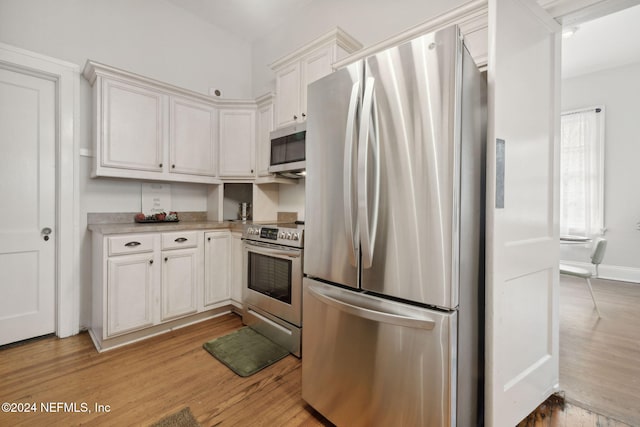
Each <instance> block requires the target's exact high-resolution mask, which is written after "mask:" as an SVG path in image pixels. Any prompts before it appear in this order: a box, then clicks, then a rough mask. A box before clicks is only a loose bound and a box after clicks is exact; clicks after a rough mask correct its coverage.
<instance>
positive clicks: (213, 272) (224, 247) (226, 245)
mask: <svg viewBox="0 0 640 427" xmlns="http://www.w3.org/2000/svg"><path fill="white" fill-rule="evenodd" d="M204 237H205V242H204V245H205V246H204V256H205V263H204V306H205V307H207V306H209V305H212V304H215V303H219V302H221V301H225V300H228V299H229V297H230V276H229V268H230V267H231V263H230V258H231V237H230V235H229V232H227V231H220V232H210V233H205V235H204Z"/></svg>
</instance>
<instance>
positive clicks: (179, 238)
mask: <svg viewBox="0 0 640 427" xmlns="http://www.w3.org/2000/svg"><path fill="white" fill-rule="evenodd" d="M187 240H189V239H187V238H186V237H178V238H177V239H176V240H174V242H176V243H183V242H186V241H187Z"/></svg>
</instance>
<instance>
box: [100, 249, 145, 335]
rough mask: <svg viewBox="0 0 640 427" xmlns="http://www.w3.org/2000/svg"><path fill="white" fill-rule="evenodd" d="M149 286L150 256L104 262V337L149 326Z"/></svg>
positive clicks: (112, 258)
mask: <svg viewBox="0 0 640 427" xmlns="http://www.w3.org/2000/svg"><path fill="white" fill-rule="evenodd" d="M153 283H154V266H153V254H152V253H146V254H135V255H122V256H116V257H111V258H109V259H108V260H107V310H106V317H107V319H106V320H107V322H106V323H107V330H106V335H107V337H108V336H114V335H118V334H122V333H125V332H130V331H134V330H137V329H142V328H145V327H147V326H151V325H153ZM105 338H106V337H105Z"/></svg>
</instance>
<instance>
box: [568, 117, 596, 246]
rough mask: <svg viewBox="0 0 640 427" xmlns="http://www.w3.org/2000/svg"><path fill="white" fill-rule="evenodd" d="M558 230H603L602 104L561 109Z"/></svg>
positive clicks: (571, 232)
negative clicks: (594, 106) (564, 110)
mask: <svg viewBox="0 0 640 427" xmlns="http://www.w3.org/2000/svg"><path fill="white" fill-rule="evenodd" d="M560 123H561V130H560V137H561V138H560V139H561V143H560V146H561V148H560V234H561V235H567V234H569V235H581V236H593V235H595V234H603V233H604V108H602V107H598V108H589V109H584V110H578V111H570V112H567V113H563V114H562V117H561V121H560Z"/></svg>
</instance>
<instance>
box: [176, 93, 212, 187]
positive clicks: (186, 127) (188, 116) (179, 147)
mask: <svg viewBox="0 0 640 427" xmlns="http://www.w3.org/2000/svg"><path fill="white" fill-rule="evenodd" d="M169 112H170V115H169V116H170V123H169V130H170V138H169V160H170V164H169V172H171V173H180V174H190V175H205V176H215V175H216V172H217V163H218V162H217V160H218V158H217V153H216V147H217V145H218V141H217V138H218V114H217V110H216V108H214V107H213V106H211V105H208V104H205V103H202V102H198V101H194V100H190V99H187V98H183V97H176V96H174V97H171V98H170V107H169Z"/></svg>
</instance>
